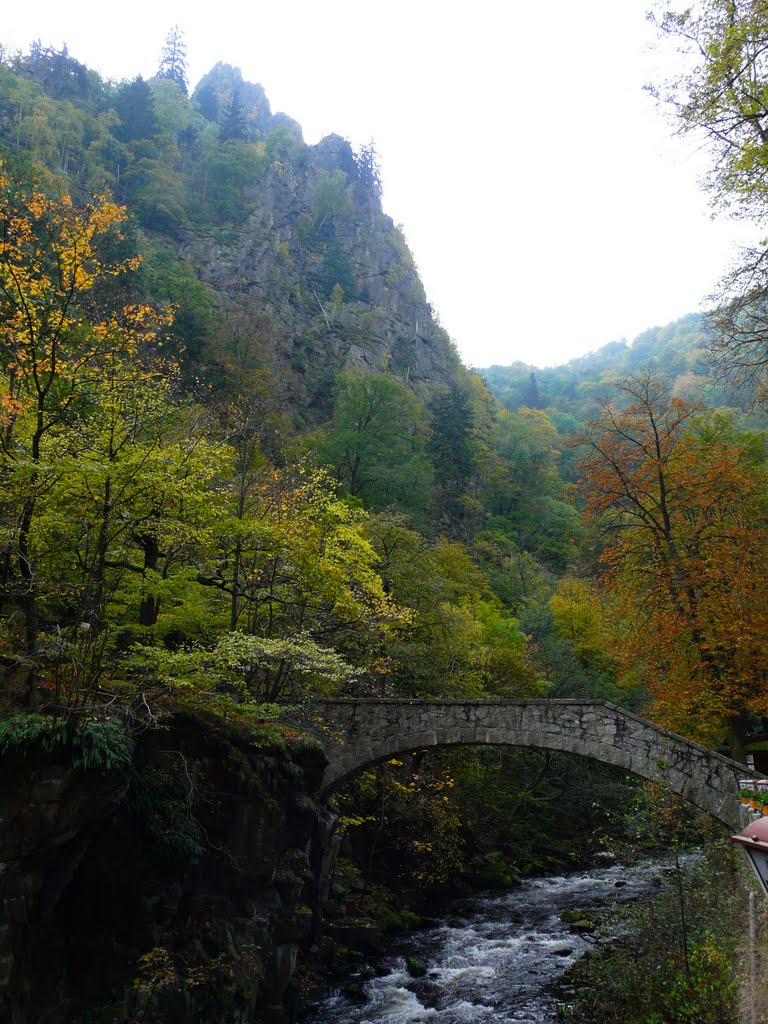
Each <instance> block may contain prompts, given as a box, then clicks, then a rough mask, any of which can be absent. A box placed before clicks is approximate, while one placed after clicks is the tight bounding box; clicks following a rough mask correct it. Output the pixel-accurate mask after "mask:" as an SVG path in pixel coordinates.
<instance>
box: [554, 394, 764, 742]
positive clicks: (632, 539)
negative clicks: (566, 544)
mask: <svg viewBox="0 0 768 1024" xmlns="http://www.w3.org/2000/svg"><path fill="white" fill-rule="evenodd" d="M619 388H620V390H621V391H622V392H623V393H624V394H625V395H626V396H628V397H629V399H630V400H631V401H630V404H629V406H628V407H627V408H626V409H625V410H623V411H617V409H616V408H614V407H612V406H611V405H608V404H605V405H604V408H603V413H602V415H601V416H600V418H599V419H596V420H593V421H591V422H590V423H588V424H586V426H585V429H584V431H583V433H582V434H581V435H579V436H577V437H575V438H574V439H573V443H577V444H581V445H583V446H585V448H586V455H585V457H584V458H583V459H582V461H581V463H580V470H581V483H580V487H581V492H582V494H583V496H584V498H585V501H586V507H587V516H588V518H589V520H590V521H591V522H592V523H593V524H594V525H595V526H596V527H597V529H598V534H599V541H598V544H599V554H598V558H599V562H600V564H601V566H602V568H603V570H604V582H605V585H606V586H607V587H608V588H609V589H610V590H611V591H612V592H613V594H614V595H615V597H616V599H617V602H618V607H619V609H620V610H621V612H622V617H621V621H620V622H619V623H618V631H619V633H620V634H621V645H620V646H621V649H622V652H623V659H624V662H625V665H626V666H627V667H628V668H629V667H631V668H632V669H633V670H634V671H636V672H638V671H639V673H640V675H641V676H642V678H643V680H644V681H645V683H646V685H647V687H648V690H649V692H650V694H651V695H652V697H653V699H654V708H655V714H656V716H657V717H658V719H659V720H660V721H662V722H663V723H664V724H666V725H668V726H669V727H671V728H674V729H676V730H677V731H679V732H682V733H684V734H686V735H689V736H692V737H694V738H697V739H700V740H702V741H704V742H713V741H715V740H717V739H720V738H722V737H723V736H724V735H725V734H729V735H730V737H731V741H732V749H733V750H734V753H736V752H738V736H739V734H741V733H743V731H744V728H745V725H746V722H745V718H746V716H747V715H748V714H749V713H751V712H753V713H756V714H759V715H765V714H768V645H766V644H765V637H766V635H767V634H768V517H767V513H768V509H767V508H766V494H767V493H768V486H767V485H768V480H767V479H766V472H765V468H764V465H763V464H762V462H761V461H760V460H756V459H755V457H754V452H753V451H752V450H751V449H750V447H749V445H748V443H747V441H748V439H739V438H738V437H735V436H734V434H733V432H732V430H731V429H730V427H729V425H728V424H727V423H726V422H724V421H722V420H718V419H717V418H716V417H715V418H714V419H710V420H709V421H706V420H704V419H703V418H702V417H701V416H700V414H701V409H700V407H698V406H695V405H691V404H689V403H686V402H683V401H681V400H679V399H674V398H671V397H670V394H669V390H668V387H667V385H666V383H665V382H664V381H663V380H662V379H660V378H658V377H655V376H654V375H652V374H645V375H641V376H637V377H634V378H630V379H629V380H626V381H624V382H623V383H622V384H620V385H619Z"/></svg>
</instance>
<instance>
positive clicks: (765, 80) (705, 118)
mask: <svg viewBox="0 0 768 1024" xmlns="http://www.w3.org/2000/svg"><path fill="white" fill-rule="evenodd" d="M657 24H658V26H659V28H660V30H661V32H662V33H664V34H665V35H668V36H670V37H672V38H673V39H674V40H675V41H676V42H678V43H680V42H682V43H683V48H684V50H685V51H686V54H687V56H686V60H687V68H686V70H684V71H683V72H681V73H680V74H679V75H676V76H675V77H673V78H672V79H671V80H670V81H668V82H666V83H665V84H664V85H662V86H660V87H658V88H656V89H654V90H653V91H654V92H655V94H656V95H657V97H659V98H661V99H662V100H663V101H665V102H666V103H667V104H669V105H670V107H671V109H672V110H673V112H674V114H675V116H676V118H677V122H678V126H679V131H680V133H681V134H689V133H692V134H694V135H695V136H697V137H703V138H704V140H705V143H706V145H707V146H708V148H709V149H710V151H711V153H712V163H711V170H710V172H709V174H708V176H707V178H706V180H705V185H706V188H707V189H708V190H709V192H710V194H711V196H712V201H713V204H714V205H715V206H716V207H718V208H720V209H725V210H727V211H729V212H730V213H732V214H733V215H735V216H740V217H743V216H746V217H749V218H751V219H754V220H755V221H757V222H758V223H764V222H765V221H766V218H768V174H767V173H766V172H767V171H768V17H766V9H765V4H764V3H763V2H762V0H704V2H703V3H700V4H698V5H697V6H696V7H687V8H686V9H684V10H682V11H680V10H675V9H673V8H667V9H666V10H665V11H664V12H663V14H662V16H661V17H660V18H659V19H657ZM714 298H715V301H716V303H717V308H716V310H715V312H714V313H713V314H712V315H711V323H712V326H713V327H714V330H715V339H714V341H713V342H712V344H711V346H710V351H711V355H712V357H713V359H714V361H715V365H716V366H717V367H718V368H719V369H720V371H721V372H723V373H724V374H726V375H728V376H731V377H733V378H735V379H736V380H737V382H739V383H744V382H746V383H749V384H751V385H757V386H758V388H759V389H760V390H761V392H763V393H764V391H765V385H766V379H765V378H766V368H768V323H767V322H766V304H767V303H768V249H767V248H766V247H765V245H764V244H763V245H760V246H759V247H756V248H753V249H751V250H748V251H747V252H746V254H745V257H744V259H743V260H742V261H741V262H740V264H739V265H738V266H737V267H736V268H735V269H733V270H732V271H730V272H729V273H728V274H727V276H726V277H725V278H724V280H723V282H722V285H721V288H720V291H719V293H718V294H717V295H716V296H715V297H714Z"/></svg>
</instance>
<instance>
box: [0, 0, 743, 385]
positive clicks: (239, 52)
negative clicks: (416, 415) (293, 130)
mask: <svg viewBox="0 0 768 1024" xmlns="http://www.w3.org/2000/svg"><path fill="white" fill-rule="evenodd" d="M649 4H650V0H580V2H579V3H578V4H577V3H574V0H547V2H546V3H544V2H540V3H530V2H523V0H495V2H494V0H475V2H474V3H472V4H467V3H461V4H459V3H458V2H452V0H387V2H386V3H382V2H381V0H377V2H376V3H374V2H372V0H324V2H323V3H319V2H317V0H280V2H276V0H271V2H270V0H267V2H262V3H252V4H249V5H248V6H247V7H246V6H245V5H244V4H242V3H235V2H233V0H218V2H217V3H216V4H213V5H212V4H210V3H206V4H200V5H198V6H194V7H193V6H192V4H190V3H189V0H187V2H186V3H184V4H178V3H172V2H168V0H133V2H132V3H131V4H129V5H124V4H123V5H109V6H105V5H104V4H103V2H101V0H99V2H95V0H76V2H74V3H70V4H66V3H62V2H61V0H37V2H35V3H29V4H19V3H14V4H7V5H6V9H5V10H4V11H3V17H2V24H1V25H0V42H2V43H4V44H5V45H6V46H9V47H10V48H11V49H13V48H16V47H21V48H23V49H26V48H27V47H28V45H29V44H30V42H31V41H32V40H34V39H37V38H39V39H40V40H41V41H42V42H43V43H44V44H47V45H53V46H56V47H60V46H61V45H62V44H64V43H67V45H68V46H69V52H70V54H71V55H72V56H73V57H75V58H77V59H78V60H80V61H82V62H83V63H85V64H87V65H88V66H89V67H94V68H96V69H97V70H99V71H100V72H101V73H102V74H103V75H104V76H106V77H110V78H117V79H120V78H133V77H135V76H136V75H137V74H141V75H143V76H144V77H150V76H151V75H152V74H154V72H155V71H156V69H157V64H158V60H159V55H160V51H161V48H162V44H163V41H164V38H165V36H166V34H167V32H168V30H169V28H170V27H171V26H172V25H174V24H178V25H179V26H180V27H181V29H182V31H183V32H184V36H185V40H186V43H187V50H188V58H189V68H190V84H191V85H192V86H194V85H195V84H196V82H197V81H198V79H199V78H200V77H201V76H202V75H203V74H204V73H205V72H206V71H208V70H209V69H210V68H211V67H212V66H213V65H214V64H215V63H216V61H218V60H221V61H224V62H226V63H229V64H234V65H237V66H239V67H240V68H241V69H242V72H243V76H244V78H246V79H248V80H250V81H253V82H260V83H261V84H262V85H263V86H264V88H265V90H266V92H267V96H268V97H269V99H270V102H271V104H272V109H273V110H275V111H276V110H283V111H285V112H286V113H287V114H290V115H291V116H292V117H294V118H295V119H296V120H297V121H299V122H300V124H301V125H302V127H303V129H304V135H305V138H306V140H307V141H308V142H316V141H317V140H318V139H319V138H321V137H322V136H323V135H325V134H328V133H330V132H336V133H337V134H339V135H343V136H345V137H347V138H348V139H350V141H351V142H352V143H353V144H354V145H359V144H361V143H365V142H369V141H370V140H373V141H374V143H375V145H376V147H377V149H378V151H379V154H380V156H381V164H382V173H383V180H384V206H385V209H386V211H387V212H388V213H389V214H390V215H391V216H392V217H393V218H394V220H395V221H396V222H398V223H400V224H402V226H403V228H404V231H405V234H406V237H407V239H408V241H409V244H410V246H411V249H412V251H413V253H414V256H415V258H416V262H417V264H418V266H419V269H420V271H421V275H422V279H423V281H424V284H425V287H426V289H427V295H428V297H429V299H430V301H431V302H432V304H433V306H434V308H435V309H436V311H437V312H438V314H439V317H440V320H441V322H442V323H443V326H444V327H445V328H446V329H447V330H448V331H449V333H450V334H451V336H452V337H453V338H454V340H455V341H456V343H457V345H458V347H459V350H460V352H461V354H462V356H463V358H464V360H465V362H466V363H468V364H469V365H472V366H477V367H482V366H487V365H489V364H491V363H501V364H506V363H510V362H513V361H515V360H518V359H522V360H524V361H526V362H530V363H534V364H537V365H552V364H554V363H558V362H563V361H565V360H566V359H569V358H571V357H573V356H576V355H582V354H584V353H586V352H588V351H590V350H592V349H595V348H598V347H599V346H600V345H603V344H605V343H606V342H608V341H612V340H615V339H617V338H621V337H627V338H629V339H631V338H633V337H634V336H635V335H637V334H638V333H640V332H641V331H642V330H644V329H645V328H647V327H650V326H653V325H655V324H663V323H667V322H668V321H670V320H673V319H675V318H676V317H678V316H681V315H683V314H684V313H688V312H692V311H694V310H696V309H698V308H700V307H701V304H702V300H703V299H704V297H705V296H706V295H707V294H708V293H709V292H710V291H711V290H712V289H713V287H714V286H715V284H716V281H717V279H718V277H719V275H720V273H721V272H722V271H723V270H724V269H725V267H726V264H727V263H728V261H729V256H730V254H731V252H732V245H733V242H734V240H740V241H742V242H744V241H746V240H747V239H749V238H754V239H756V238H757V237H758V236H757V233H756V232H754V231H752V232H750V231H749V230H747V229H746V227H745V226H744V225H738V224H734V223H731V222H728V221H726V220H721V221H719V222H713V221H712V220H711V219H710V215H709V210H708V207H707V201H706V198H705V196H704V195H703V193H702V192H701V191H700V189H699V188H698V185H697V179H698V177H699V175H700V173H701V171H702V169H703V167H704V166H705V163H704V159H703V157H702V154H700V153H696V152H695V151H694V147H693V146H692V145H691V144H690V143H682V142H680V141H679V140H674V141H673V140H672V138H671V128H670V125H669V124H668V123H667V121H666V120H665V119H664V117H663V116H662V114H661V113H659V111H658V110H657V109H656V107H655V105H654V102H653V100H652V99H651V98H650V97H649V96H648V95H647V93H645V92H644V91H643V88H642V87H643V85H644V84H645V83H646V82H648V81H651V80H654V79H656V78H658V73H657V68H658V65H659V62H660V60H661V58H660V56H659V54H658V53H657V52H654V51H652V50H650V49H649V48H648V47H649V44H651V43H653V41H654V39H655V32H654V30H653V28H652V27H651V26H650V25H648V24H647V22H646V20H645V11H646V9H647V7H648V6H649Z"/></svg>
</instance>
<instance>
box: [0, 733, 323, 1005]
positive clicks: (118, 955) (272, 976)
mask: <svg viewBox="0 0 768 1024" xmlns="http://www.w3.org/2000/svg"><path fill="white" fill-rule="evenodd" d="M323 767H324V758H323V755H322V753H321V752H320V750H319V748H317V747H315V746H313V745H312V744H311V743H308V742H306V741H304V740H303V739H302V738H301V737H298V736H297V735H295V734H294V735H292V736H290V737H289V738H288V741H287V742H286V741H285V739H280V738H279V737H277V736H274V735H271V734H267V735H265V737H264V738H263V740H262V741H261V745H260V746H259V745H258V744H257V743H255V742H254V737H253V736H252V735H251V736H250V737H247V736H245V735H237V734H236V732H234V731H233V730H232V729H231V728H227V729H226V730H224V729H221V728H212V727H211V724H210V723H208V724H207V725H206V727H204V728H202V727H201V725H200V723H199V722H196V721H194V720H191V719H188V718H186V719H182V718H179V719H177V720H176V721H175V722H174V723H173V724H172V726H171V727H170V728H169V729H167V730H163V731H160V732H147V733H145V734H144V735H143V736H142V737H141V738H140V740H139V742H138V744H137V747H136V753H135V758H134V763H133V765H132V767H131V769H130V771H128V772H111V773H106V774H104V773H101V772H99V771H98V770H89V771H87V772H83V771H82V770H79V769H74V768H73V767H72V766H71V764H70V763H68V761H67V757H66V755H65V753H64V752H63V751H61V750H60V751H58V752H57V751H48V752H43V751H38V752H37V753H35V752H34V751H32V752H30V753H28V754H27V756H17V757H10V758H9V757H5V758H4V762H3V792H2V796H1V797H0V818H1V819H2V820H3V829H2V832H0V921H2V927H1V928H0V1019H2V1020H9V1021H13V1024H33V1022H34V1024H41V1022H43V1021H44V1022H47V1024H60V1022H61V1024H64V1022H70V1021H72V1020H73V1019H80V1017H81V1016H82V1017H83V1019H88V1020H94V1021H95V1020H104V1021H110V1022H116V1021H122V1020H126V1021H127V1020H129V1019H134V1018H135V1017H136V1016H138V1017H139V1018H140V1019H145V1020H147V1021H149V1020H155V1021H161V1020H172V1021H174V1022H175V1024H183V1022H186V1021H190V1022H191V1021H193V1020H194V1021H200V1020H209V1019H210V1020H216V1019H226V1020H228V1021H231V1022H243V1024H245V1022H254V1021H259V1022H273V1021H278V1022H279V1021H282V1020H285V1019H287V1018H286V1011H285V1007H286V1006H289V1005H290V1001H291V1000H290V987H291V982H292V978H293V973H294V968H295V964H296V955H297V949H298V947H299V945H300V944H301V943H303V942H305V941H306V940H308V939H309V938H310V936H311V935H312V932H313V927H314V926H315V925H316V923H317V909H318V898H319V896H320V894H321V891H322V878H323V877H324V876H326V875H327V870H326V869H327V863H325V860H324V859H325V858H327V856H328V853H329V839H330V835H331V831H332V825H333V819H332V817H331V816H330V815H329V813H328V812H327V811H324V810H323V809H322V808H321V807H320V805H319V804H318V803H317V802H316V801H315V792H316V789H317V785H318V783H319V780H320V777H321V775H322V770H323Z"/></svg>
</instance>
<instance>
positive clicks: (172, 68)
mask: <svg viewBox="0 0 768 1024" xmlns="http://www.w3.org/2000/svg"><path fill="white" fill-rule="evenodd" d="M157 77H158V78H169V79H170V80H171V81H172V82H176V84H177V85H178V86H180V88H181V89H182V91H183V92H184V95H186V94H187V92H188V88H187V47H186V44H185V43H184V36H183V35H182V32H181V29H180V28H179V26H178V25H174V26H173V28H172V29H171V30H170V32H169V33H168V35H167V36H166V37H165V44H164V46H163V52H162V54H161V56H160V66H159V68H158V69H157Z"/></svg>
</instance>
